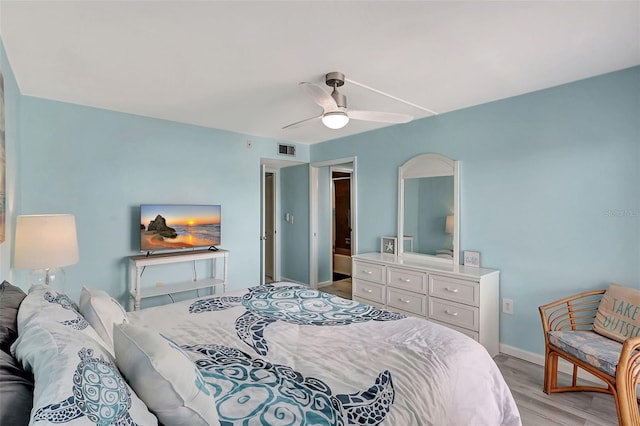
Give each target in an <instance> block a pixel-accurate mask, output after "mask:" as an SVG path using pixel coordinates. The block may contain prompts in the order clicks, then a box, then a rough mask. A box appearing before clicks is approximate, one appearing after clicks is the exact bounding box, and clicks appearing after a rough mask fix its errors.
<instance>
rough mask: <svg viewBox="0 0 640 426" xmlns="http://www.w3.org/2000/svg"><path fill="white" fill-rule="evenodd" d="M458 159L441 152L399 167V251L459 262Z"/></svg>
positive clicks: (405, 254) (423, 156)
mask: <svg viewBox="0 0 640 426" xmlns="http://www.w3.org/2000/svg"><path fill="white" fill-rule="evenodd" d="M458 185H459V184H458V162H457V161H455V160H452V159H450V158H448V157H445V156H443V155H439V154H422V155H417V156H415V157H413V158H411V159H410V160H409V161H407V162H406V163H404V164H403V165H402V166H400V168H399V169H398V254H399V255H402V256H421V257H430V258H431V260H434V261H440V262H448V263H453V264H458V263H459V260H458V256H459V249H458V239H459V235H458V234H459V229H460V226H459V222H460V213H459V202H458Z"/></svg>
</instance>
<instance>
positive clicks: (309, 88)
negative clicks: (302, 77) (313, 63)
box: [299, 81, 338, 112]
mask: <svg viewBox="0 0 640 426" xmlns="http://www.w3.org/2000/svg"><path fill="white" fill-rule="evenodd" d="M299 86H300V88H301V89H302V90H303V91H304V92H305V93H306V94H307V95H309V96H310V97H311V99H313V101H314V102H315V103H317V104H318V105H320V106H321V107H322V109H323V110H324V111H325V112H327V111H333V110H335V109H337V108H338V105H337V104H336V101H335V100H334V99H333V98H332V97H331V95H330V94H328V93H327V92H325V91H324V89H322V87H320V86H318V85H317V84H313V83H308V82H306V81H303V82H302V83H300V84H299Z"/></svg>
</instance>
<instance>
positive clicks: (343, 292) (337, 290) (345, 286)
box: [319, 277, 351, 300]
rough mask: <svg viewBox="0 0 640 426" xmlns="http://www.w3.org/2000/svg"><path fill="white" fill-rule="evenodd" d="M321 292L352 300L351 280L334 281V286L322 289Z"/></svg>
mask: <svg viewBox="0 0 640 426" xmlns="http://www.w3.org/2000/svg"><path fill="white" fill-rule="evenodd" d="M319 290H321V291H324V292H325V293H331V294H335V295H336V296H340V297H342V298H343V299H349V300H351V278H350V277H349V278H345V279H343V280H340V281H334V282H333V284H331V285H328V286H326V287H321V288H320V289H319Z"/></svg>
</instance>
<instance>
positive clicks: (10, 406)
mask: <svg viewBox="0 0 640 426" xmlns="http://www.w3.org/2000/svg"><path fill="white" fill-rule="evenodd" d="M32 406H33V378H32V377H31V375H30V374H29V373H27V372H26V371H24V370H23V369H22V367H20V364H19V363H18V361H16V359H15V358H13V357H12V356H11V355H9V354H8V353H5V352H2V351H0V425H27V424H29V416H30V414H31V408H32Z"/></svg>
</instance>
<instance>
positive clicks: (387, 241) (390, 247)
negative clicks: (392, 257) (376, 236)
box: [380, 237, 398, 254]
mask: <svg viewBox="0 0 640 426" xmlns="http://www.w3.org/2000/svg"><path fill="white" fill-rule="evenodd" d="M397 246H398V239H397V238H396V237H382V238H380V253H383V254H398V247H397Z"/></svg>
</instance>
